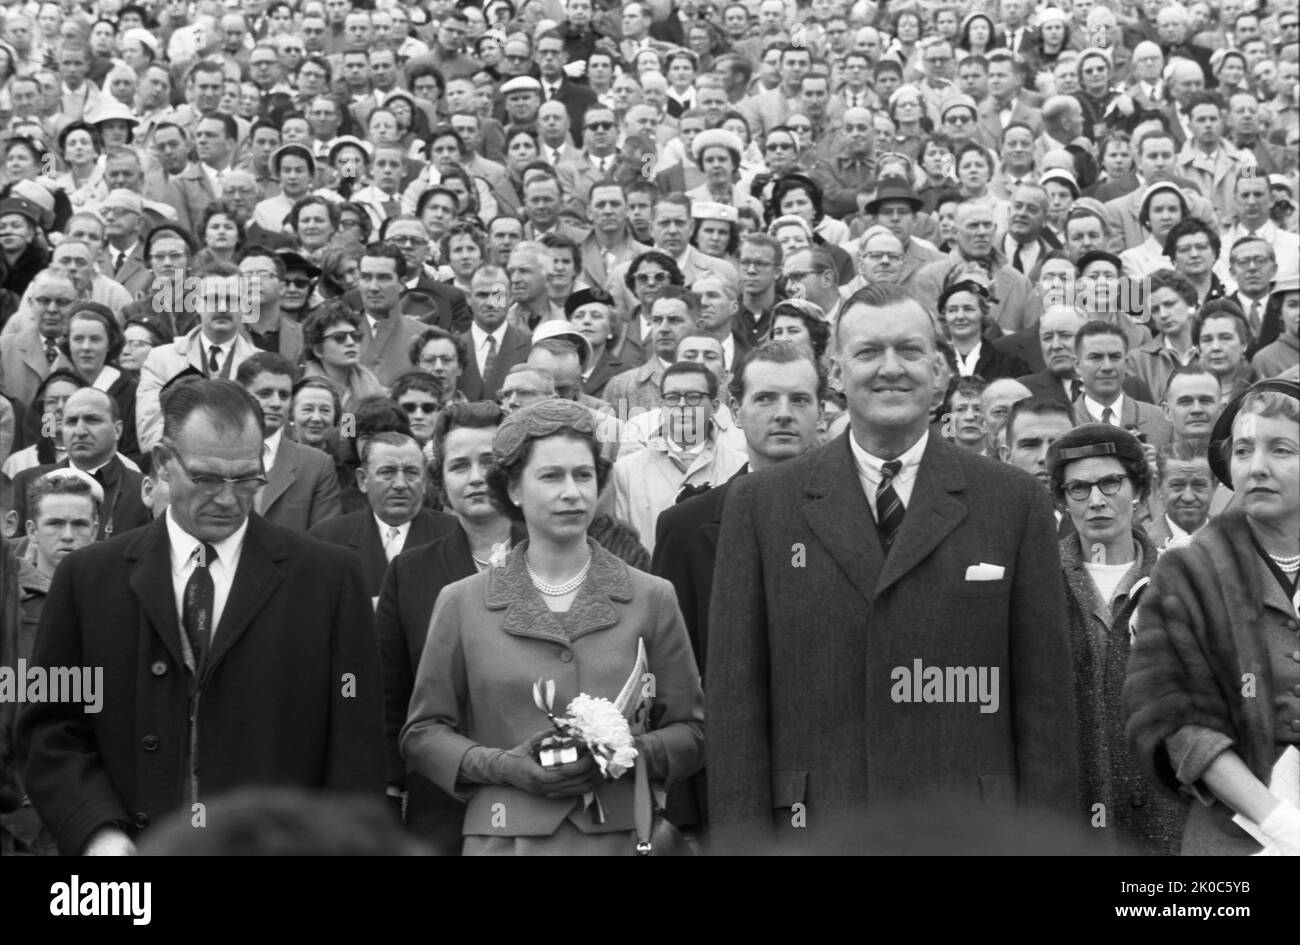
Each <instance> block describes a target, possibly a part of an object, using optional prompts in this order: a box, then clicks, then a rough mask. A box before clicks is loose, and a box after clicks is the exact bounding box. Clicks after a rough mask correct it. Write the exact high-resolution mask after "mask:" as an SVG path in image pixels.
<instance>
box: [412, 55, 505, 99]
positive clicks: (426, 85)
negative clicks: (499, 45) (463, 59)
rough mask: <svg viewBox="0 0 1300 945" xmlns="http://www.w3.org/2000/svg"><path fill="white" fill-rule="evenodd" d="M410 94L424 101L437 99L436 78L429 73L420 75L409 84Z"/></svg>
mask: <svg viewBox="0 0 1300 945" xmlns="http://www.w3.org/2000/svg"><path fill="white" fill-rule="evenodd" d="M484 65H491V63H484ZM411 94H412V95H414V96H415V97H416V98H421V99H424V100H425V101H426V102H436V101H438V80H437V79H435V78H434V77H433V76H431V75H422V76H420V77H419V78H418V79H416V80H415V84H414V85H412V86H411Z"/></svg>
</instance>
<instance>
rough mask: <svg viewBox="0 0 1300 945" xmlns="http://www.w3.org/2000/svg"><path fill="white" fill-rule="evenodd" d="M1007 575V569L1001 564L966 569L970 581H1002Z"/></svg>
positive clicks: (978, 565) (982, 564) (973, 566)
mask: <svg viewBox="0 0 1300 945" xmlns="http://www.w3.org/2000/svg"><path fill="white" fill-rule="evenodd" d="M1006 573H1007V569H1006V568H1004V567H1002V565H1000V564H985V563H984V562H982V561H981V562H980V563H979V564H972V565H971V566H970V567H969V568H967V569H966V580H968V581H1000V580H1002V576H1003V575H1004V574H1006Z"/></svg>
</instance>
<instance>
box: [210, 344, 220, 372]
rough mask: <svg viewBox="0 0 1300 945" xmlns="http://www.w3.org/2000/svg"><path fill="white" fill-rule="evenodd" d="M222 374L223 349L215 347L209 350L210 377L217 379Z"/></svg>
mask: <svg viewBox="0 0 1300 945" xmlns="http://www.w3.org/2000/svg"><path fill="white" fill-rule="evenodd" d="M220 373H221V349H220V348H218V347H217V346H216V345H213V346H212V347H211V348H209V349H208V376H209V377H217V376H218V375H219V374H220Z"/></svg>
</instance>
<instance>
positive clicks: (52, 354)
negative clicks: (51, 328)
mask: <svg viewBox="0 0 1300 945" xmlns="http://www.w3.org/2000/svg"><path fill="white" fill-rule="evenodd" d="M58 357H59V346H58V344H57V343H56V342H55V340H54V339H53V338H46V339H45V363H46V364H53V363H54V362H55V361H56V360H57V359H58Z"/></svg>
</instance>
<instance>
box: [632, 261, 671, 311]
mask: <svg viewBox="0 0 1300 945" xmlns="http://www.w3.org/2000/svg"><path fill="white" fill-rule="evenodd" d="M669 281H670V279H669V276H668V270H667V269H665V268H664V267H663V266H661V265H659V264H658V263H657V262H651V261H647V262H643V263H642V264H641V267H640V268H639V269H637V271H636V276H635V277H634V279H633V285H634V286H636V289H635V293H636V299H637V301H638V302H640V303H641V308H642V311H643V312H645V313H646V314H647V315H648V314H649V312H650V306H651V305H653V304H654V300H655V299H657V298H659V293H660V292H662V291H663V289H664V286H666V285H668V283H669Z"/></svg>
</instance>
